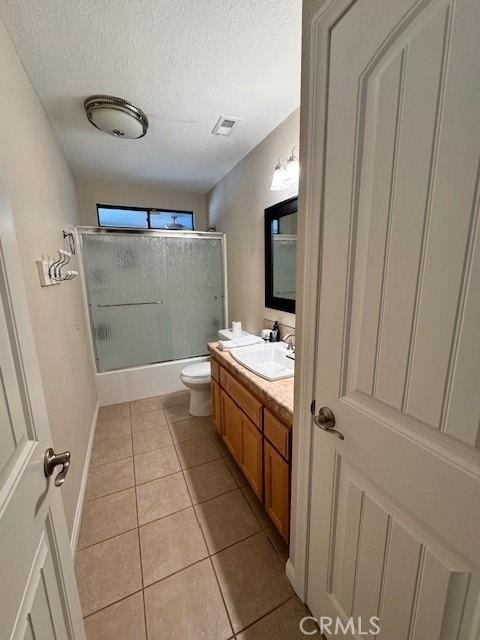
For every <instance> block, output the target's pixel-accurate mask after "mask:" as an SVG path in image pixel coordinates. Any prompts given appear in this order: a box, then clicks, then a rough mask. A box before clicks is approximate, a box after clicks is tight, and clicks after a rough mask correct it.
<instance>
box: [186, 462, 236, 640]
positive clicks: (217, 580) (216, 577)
mask: <svg viewBox="0 0 480 640" xmlns="http://www.w3.org/2000/svg"><path fill="white" fill-rule="evenodd" d="M182 473H183V472H182ZM184 480H185V474H184ZM185 484H186V485H187V491H188V493H189V495H190V500H192V496H191V493H190V487H189V486H188V483H187V481H186V480H185ZM192 506H193V500H192ZM193 513H194V515H195V520H196V522H197V526H198V528H199V529H200V533H201V535H202V538H203V542H204V544H205V548H206V550H207V553H208V554H209V555H208V560H209V562H210V566H211V568H212V571H213V575H214V576H215V581H216V583H217V587H218V591H219V593H220V597H221V599H222V602H223V607H224V609H225V613H226V615H227V620H228V624H229V625H230V628H231V630H232V634H233V635H235V630H234V628H233V624H232V620H231V618H230V612H229V610H228V607H227V603H226V601H225V596H224V594H223V591H222V587H221V585H220V582H219V579H218V576H217V572H216V571H215V567H214V566H213V561H212V557H211V555H210V549H209V548H208V543H207V539H206V537H205V533H204V531H203V529H202V525H201V524H200V521H199V519H198V514H197V511H196V509H195V507H194V506H193Z"/></svg>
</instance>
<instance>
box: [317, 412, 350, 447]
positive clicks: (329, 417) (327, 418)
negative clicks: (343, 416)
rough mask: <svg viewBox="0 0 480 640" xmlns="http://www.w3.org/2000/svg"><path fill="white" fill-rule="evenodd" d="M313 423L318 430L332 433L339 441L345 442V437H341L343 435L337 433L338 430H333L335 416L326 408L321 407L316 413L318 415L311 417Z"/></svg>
mask: <svg viewBox="0 0 480 640" xmlns="http://www.w3.org/2000/svg"><path fill="white" fill-rule="evenodd" d="M313 421H314V422H315V424H316V425H317V427H319V428H320V429H323V430H324V431H328V433H333V434H334V435H335V436H336V437H337V438H339V439H340V440H345V436H344V435H343V433H341V432H340V431H338V429H334V427H335V414H334V413H333V411H332V410H331V409H329V408H328V407H321V409H319V411H318V414H317V415H314V416H313Z"/></svg>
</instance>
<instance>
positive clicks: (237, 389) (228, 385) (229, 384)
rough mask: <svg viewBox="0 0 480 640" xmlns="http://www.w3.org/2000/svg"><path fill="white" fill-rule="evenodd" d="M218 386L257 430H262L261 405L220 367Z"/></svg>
mask: <svg viewBox="0 0 480 640" xmlns="http://www.w3.org/2000/svg"><path fill="white" fill-rule="evenodd" d="M220 384H221V385H222V387H223V388H224V389H225V391H227V392H228V393H229V394H230V396H231V397H232V398H233V399H234V400H235V402H236V403H237V404H238V406H239V407H240V408H241V409H242V410H243V411H244V412H245V413H246V414H247V416H248V417H249V418H250V420H251V421H252V422H253V424H254V425H255V426H257V427H258V428H259V429H261V428H262V426H261V425H262V405H261V404H260V402H259V401H258V400H257V399H256V398H255V396H253V395H252V394H251V393H250V391H247V390H246V389H245V387H244V386H243V385H242V384H240V382H237V381H236V380H235V378H234V377H233V376H231V375H230V374H229V373H228V371H226V370H225V369H224V368H223V367H220Z"/></svg>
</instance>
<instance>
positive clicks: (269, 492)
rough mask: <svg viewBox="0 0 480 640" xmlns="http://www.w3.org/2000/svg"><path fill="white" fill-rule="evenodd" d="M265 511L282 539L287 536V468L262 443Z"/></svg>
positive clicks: (271, 448)
mask: <svg viewBox="0 0 480 640" xmlns="http://www.w3.org/2000/svg"><path fill="white" fill-rule="evenodd" d="M264 459H265V509H266V511H267V513H268V515H269V516H270V518H271V519H272V521H273V523H274V525H275V526H276V527H277V529H278V530H279V532H280V533H281V535H282V537H283V538H284V539H285V540H286V541H287V542H288V534H289V524H290V522H289V512H290V509H289V506H290V491H289V468H288V464H287V463H286V462H285V460H284V459H283V458H282V456H281V455H280V454H279V453H278V452H277V451H275V449H274V448H273V447H272V446H271V445H270V443H269V442H267V441H266V440H265V442H264Z"/></svg>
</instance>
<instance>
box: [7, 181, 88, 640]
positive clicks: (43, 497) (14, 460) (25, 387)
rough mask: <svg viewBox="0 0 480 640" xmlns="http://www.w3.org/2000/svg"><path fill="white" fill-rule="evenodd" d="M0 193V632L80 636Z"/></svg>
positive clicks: (36, 374)
mask: <svg viewBox="0 0 480 640" xmlns="http://www.w3.org/2000/svg"><path fill="white" fill-rule="evenodd" d="M1 196H2V194H1V186H0V638H2V640H8V639H10V640H23V639H26V638H29V639H30V638H34V639H35V640H53V639H55V640H66V639H67V638H68V639H71V640H73V639H75V640H85V632H84V627H83V620H82V615H81V610H80V601H79V598H78V592H77V588H76V583H75V577H74V572H73V560H72V557H71V554H70V548H69V541H68V537H67V529H66V524H65V516H64V512H63V505H62V502H61V495H60V491H61V489H60V488H57V487H55V485H54V478H55V474H54V475H53V476H52V477H51V478H49V479H48V480H47V478H46V477H45V475H44V468H43V465H44V455H45V451H46V449H47V448H49V447H51V446H52V439H51V435H50V429H49V424H48V418H47V413H46V407H45V401H44V398H43V391H42V384H41V379H40V371H39V366H38V361H37V357H36V352H35V346H34V342H33V336H32V331H31V326H30V319H29V314H28V309H27V302H26V297H25V291H24V285H23V281H22V276H21V273H22V267H21V265H20V262H19V260H18V255H17V247H16V242H15V235H14V231H13V223H12V217H11V214H10V211H9V209H8V205H7V203H6V202H5V200H3V199H2V197H1ZM59 471H60V468H59V467H57V469H56V473H58V472H59ZM67 481H68V479H67Z"/></svg>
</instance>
